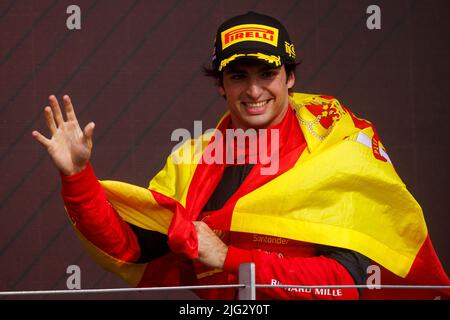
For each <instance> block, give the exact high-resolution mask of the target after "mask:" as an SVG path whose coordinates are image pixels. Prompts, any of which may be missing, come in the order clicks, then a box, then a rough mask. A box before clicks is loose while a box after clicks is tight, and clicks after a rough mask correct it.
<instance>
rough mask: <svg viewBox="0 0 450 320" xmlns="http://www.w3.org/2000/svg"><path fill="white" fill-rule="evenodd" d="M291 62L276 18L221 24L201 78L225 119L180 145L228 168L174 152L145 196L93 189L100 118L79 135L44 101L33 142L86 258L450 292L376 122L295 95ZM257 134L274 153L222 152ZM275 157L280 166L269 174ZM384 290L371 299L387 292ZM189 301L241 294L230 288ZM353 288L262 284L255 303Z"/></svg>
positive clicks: (224, 277)
mask: <svg viewBox="0 0 450 320" xmlns="http://www.w3.org/2000/svg"><path fill="white" fill-rule="evenodd" d="M296 65H297V63H296V56H295V49H294V45H293V43H292V41H291V40H290V38H289V35H288V33H287V31H286V29H285V28H284V26H283V25H282V24H281V23H280V22H279V21H278V20H276V19H274V18H272V17H269V16H266V15H261V14H258V13H254V12H249V13H247V14H244V15H240V16H237V17H233V18H231V19H229V20H227V21H225V22H224V23H223V24H222V25H221V26H220V27H219V29H218V31H217V34H216V41H215V50H214V55H213V62H212V68H211V69H207V70H206V73H207V74H208V75H210V76H213V77H214V78H215V79H216V83H217V88H218V91H219V94H220V95H222V96H223V97H224V98H225V100H226V105H227V109H228V112H227V113H226V114H225V115H224V116H223V117H222V119H221V120H220V121H219V123H218V125H217V127H216V129H215V131H214V133H213V134H209V135H207V134H205V135H204V136H201V137H199V138H197V139H194V140H189V141H186V142H185V145H187V146H190V145H196V144H200V145H203V146H204V147H208V146H210V145H212V144H213V143H215V144H221V145H223V146H225V148H223V150H226V151H225V154H223V155H222V156H223V157H224V158H226V159H229V158H231V160H233V161H231V162H227V161H217V162H209V161H202V160H204V158H205V153H202V154H201V155H200V159H198V157H197V155H196V154H195V153H196V149H194V148H188V149H185V148H183V146H180V147H179V148H177V149H176V150H174V152H173V153H172V154H171V155H170V156H169V157H168V158H167V163H166V165H165V167H164V169H163V170H161V171H160V172H159V173H158V174H157V175H156V176H155V177H154V178H153V179H152V180H151V181H150V184H149V187H148V188H147V189H145V188H140V187H137V186H133V185H129V184H125V183H121V182H114V181H98V180H97V178H96V176H95V173H94V171H93V168H92V166H91V164H90V162H89V159H90V155H91V152H92V145H93V144H92V137H93V130H94V124H93V123H90V124H88V125H87V126H86V127H85V129H84V130H81V128H80V126H79V124H78V121H77V119H76V116H75V112H74V108H73V106H72V103H71V101H70V98H69V97H68V96H65V97H64V98H63V101H64V106H65V112H66V114H67V120H64V119H63V117H62V112H61V110H60V107H59V104H58V101H57V100H56V98H55V97H54V96H51V97H50V106H48V107H46V108H45V116H46V122H47V126H48V127H49V129H50V132H51V135H52V137H51V139H47V138H45V137H44V136H43V135H42V134H40V133H39V132H36V131H34V132H33V136H34V137H35V138H36V139H37V140H38V141H39V142H40V143H41V144H42V145H43V146H45V147H46V149H47V151H48V153H49V154H50V156H51V158H52V160H53V162H54V164H55V166H56V167H57V168H58V170H59V171H60V172H61V179H62V195H63V198H64V203H65V206H66V210H67V212H68V214H69V217H70V219H71V221H72V222H73V225H74V227H75V229H76V231H77V234H78V235H79V237H80V239H81V240H82V241H83V242H84V243H85V245H86V248H87V250H88V251H89V252H90V253H91V254H92V255H93V257H94V259H96V260H97V261H98V262H99V263H100V264H101V265H102V266H104V267H105V268H106V269H108V270H109V271H112V272H115V273H117V274H118V275H119V276H121V277H122V278H123V279H124V280H126V281H127V282H128V283H129V284H131V285H133V286H171V285H206V284H210V285H211V284H215V285H217V284H236V283H237V282H238V269H239V265H240V264H242V263H246V262H253V263H255V266H256V282H257V283H258V284H266V285H278V284H289V285H304V286H305V285H306V286H318V285H319V286H321V285H333V286H346V285H364V284H365V283H366V278H367V270H368V267H369V265H370V264H371V263H376V264H377V265H379V266H381V271H382V272H383V277H382V283H383V284H392V283H396V281H398V280H402V281H403V280H404V281H411V282H413V283H415V284H428V285H430V284H439V285H443V284H447V285H448V283H449V281H448V277H447V276H446V274H445V272H444V271H443V269H442V266H441V265H440V263H439V260H438V259H437V257H436V255H435V254H434V250H433V247H432V245H431V242H430V239H429V236H428V233H427V229H426V226H425V223H424V219H423V215H422V211H421V209H420V206H419V205H418V204H417V202H416V201H415V200H414V198H413V197H412V196H411V195H410V193H409V192H408V191H407V189H406V187H405V186H404V184H403V183H402V181H401V179H400V178H399V177H398V176H397V174H396V172H395V170H394V168H393V166H392V164H391V161H390V159H389V157H388V155H387V153H386V150H385V149H384V147H383V145H382V144H381V142H380V140H379V138H378V135H377V134H376V131H375V129H374V127H373V126H372V124H371V123H370V122H368V121H365V120H362V119H359V118H357V117H355V116H354V115H353V113H352V112H350V110H348V109H347V108H345V107H343V106H342V105H341V104H340V103H339V101H337V100H336V99H334V98H333V97H329V96H324V95H310V94H299V93H293V92H291V91H292V90H291V89H292V88H293V86H294V84H295V67H296ZM255 129H258V130H266V131H267V132H268V133H267V135H270V136H271V137H277V139H268V138H267V136H263V135H260V134H256V135H254V136H251V137H253V138H254V139H256V140H257V142H258V146H259V147H263V148H266V149H267V150H270V154H273V151H274V150H275V152H276V154H277V157H276V158H275V157H271V159H269V161H268V162H267V161H261V159H260V158H256V161H250V160H251V159H254V158H253V157H252V154H251V153H252V150H250V148H249V147H248V145H250V143H249V144H244V145H243V146H241V147H240V148H239V147H237V148H235V147H234V144H232V145H233V147H232V148H227V147H228V146H229V145H230V144H231V143H232V142H234V139H235V138H236V137H235V136H231V137H230V135H227V134H226V132H227V130H228V131H229V130H234V131H239V130H240V131H242V132H245V131H248V130H255ZM258 132H260V131H258ZM186 150H189V151H186ZM202 150H204V149H202ZM186 157H187V158H188V159H190V161H188V162H187V163H186V162H183V161H175V160H177V159H181V158H183V159H186ZM219 158H220V157H219ZM236 160H243V161H236ZM273 162H276V166H275V167H276V168H277V169H276V170H275V171H274V172H270V174H265V173H264V172H265V171H264V170H263V169H265V168H266V169H267V167H273ZM423 261H426V263H424V262H423ZM370 270H374V269H373V268H371V269H370ZM375 270H376V269H375ZM384 275H387V276H386V278H384ZM376 278H377V279H379V277H376ZM388 279H389V281H388ZM405 279H406V280H405ZM385 280H386V281H385ZM372 284H373V283H372ZM376 285H379V283H376ZM381 292H382V293H381V294H379V295H378V296H377V298H388V297H389V296H388V295H383V292H384V291H381ZM424 292H425V291H421V292H420V294H424ZM197 294H198V295H199V296H200V297H202V298H206V299H235V298H237V291H236V290H234V289H222V290H219V289H210V290H198V292H197ZM361 294H362V290H358V289H355V288H345V289H344V288H334V289H327V290H324V289H310V288H308V289H298V288H264V289H260V290H258V291H257V298H261V299H357V298H359V297H361ZM427 294H429V295H428V296H426V297H434V296H435V295H436V294H435V293H434V292H427ZM396 297H397V298H398V296H396ZM416 297H417V296H416ZM419 297H425V296H419Z"/></svg>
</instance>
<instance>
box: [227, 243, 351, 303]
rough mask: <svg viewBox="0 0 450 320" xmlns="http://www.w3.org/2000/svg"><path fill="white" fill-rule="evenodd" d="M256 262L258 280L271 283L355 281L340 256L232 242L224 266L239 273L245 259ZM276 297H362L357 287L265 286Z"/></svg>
mask: <svg viewBox="0 0 450 320" xmlns="http://www.w3.org/2000/svg"><path fill="white" fill-rule="evenodd" d="M245 262H253V263H255V266H256V283H258V284H271V285H279V284H285V285H305V286H313V285H354V284H355V281H354V280H353V278H352V276H351V274H350V273H349V272H348V271H347V269H346V268H345V267H344V266H343V265H342V264H340V263H339V262H338V261H337V260H335V259H332V258H328V257H326V256H323V255H321V256H316V257H288V256H283V255H281V254H278V253H271V252H266V251H261V250H244V249H240V248H236V247H233V246H230V247H229V249H228V254H227V257H226V259H225V263H224V270H225V271H227V272H230V273H234V274H237V273H238V268H239V265H240V264H241V263H245ZM259 290H261V291H263V293H264V294H265V295H267V296H269V297H270V298H272V299H345V300H348V299H358V297H359V293H358V290H357V289H354V288H344V289H322V288H318V289H301V288H289V289H288V288H261V289H258V291H259Z"/></svg>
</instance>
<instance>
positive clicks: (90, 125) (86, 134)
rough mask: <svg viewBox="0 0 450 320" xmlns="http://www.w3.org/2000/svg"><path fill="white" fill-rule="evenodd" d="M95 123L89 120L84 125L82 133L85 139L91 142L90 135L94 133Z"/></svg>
mask: <svg viewBox="0 0 450 320" xmlns="http://www.w3.org/2000/svg"><path fill="white" fill-rule="evenodd" d="M94 128H95V123H93V122H89V123H88V124H87V125H86V127H84V130H83V133H84V137H85V139H86V141H89V142H92V136H93V135H94Z"/></svg>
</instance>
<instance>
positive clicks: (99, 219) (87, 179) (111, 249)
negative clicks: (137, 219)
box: [61, 163, 140, 262]
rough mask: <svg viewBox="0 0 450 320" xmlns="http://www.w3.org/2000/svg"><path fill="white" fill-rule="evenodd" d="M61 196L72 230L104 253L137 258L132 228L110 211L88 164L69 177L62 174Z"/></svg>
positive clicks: (126, 258)
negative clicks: (78, 232) (74, 229)
mask: <svg viewBox="0 0 450 320" xmlns="http://www.w3.org/2000/svg"><path fill="white" fill-rule="evenodd" d="M61 181H62V192H61V193H62V197H63V200H64V204H65V206H66V209H67V212H68V215H69V217H70V219H71V220H72V222H73V224H74V225H75V227H76V228H77V229H78V230H79V231H80V232H81V233H82V234H83V235H84V236H85V237H86V238H87V239H88V240H89V241H90V242H92V243H93V244H94V245H95V246H97V247H98V248H99V249H101V250H102V251H104V252H105V253H107V254H109V255H110V256H113V257H114V258H116V259H120V260H123V261H127V262H135V261H137V260H138V259H139V256H140V247H139V242H138V239H137V237H136V235H135V234H134V232H133V230H132V228H131V227H130V225H129V224H128V223H126V222H125V221H124V220H123V219H122V218H121V217H120V216H119V215H118V214H117V212H116V211H115V210H114V209H113V207H112V206H111V205H110V203H109V202H108V200H107V198H106V194H105V191H104V190H103V188H102V187H101V185H100V183H99V182H98V180H97V177H96V176H95V173H94V170H93V169H92V166H91V164H90V163H89V164H88V165H87V166H86V168H85V169H84V170H83V171H81V172H79V173H77V174H75V175H72V176H65V175H63V174H61Z"/></svg>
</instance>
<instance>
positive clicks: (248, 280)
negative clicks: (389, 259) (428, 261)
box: [0, 263, 450, 300]
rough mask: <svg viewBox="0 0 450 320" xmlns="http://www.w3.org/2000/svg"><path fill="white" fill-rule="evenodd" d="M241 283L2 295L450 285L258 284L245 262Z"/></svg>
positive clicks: (245, 294)
mask: <svg viewBox="0 0 450 320" xmlns="http://www.w3.org/2000/svg"><path fill="white" fill-rule="evenodd" d="M238 282H239V284H227V285H203V286H174V287H151V288H112V289H73V290H36V291H3V292H2V291H0V296H24V295H56V294H90V293H120V292H148V291H170V290H204V289H229V288H235V289H239V300H255V299H256V289H257V288H284V289H288V288H297V289H347V288H357V289H447V290H450V286H425V285H423V286H422V285H421V286H419V285H408V286H407V285H317V286H304V285H286V284H279V285H271V284H256V282H255V264H254V263H243V264H241V265H240V266H239V280H238Z"/></svg>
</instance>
